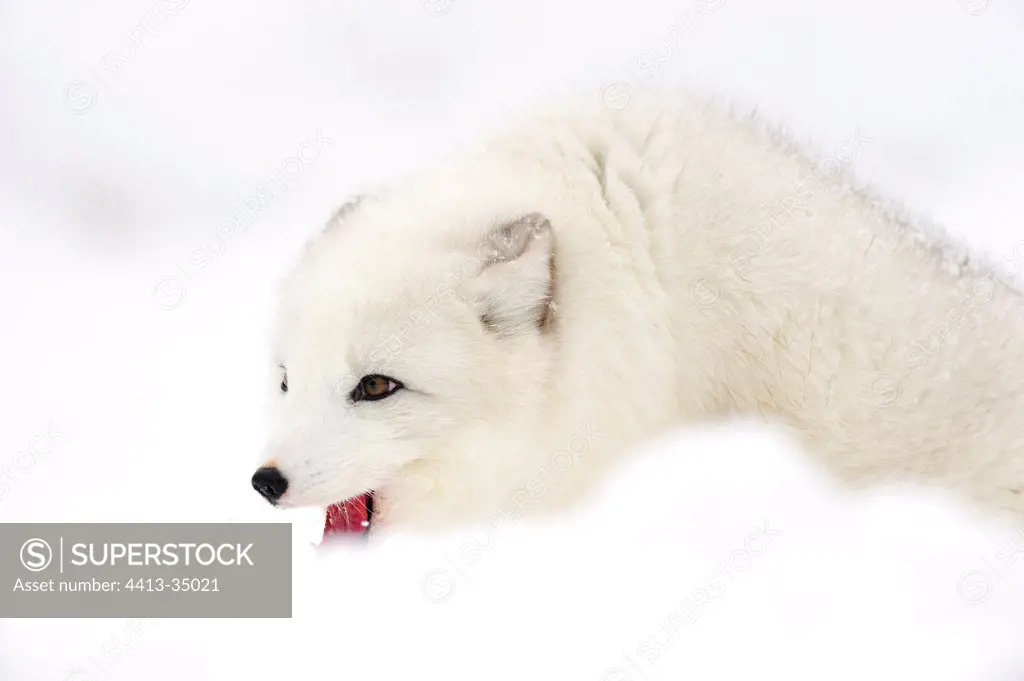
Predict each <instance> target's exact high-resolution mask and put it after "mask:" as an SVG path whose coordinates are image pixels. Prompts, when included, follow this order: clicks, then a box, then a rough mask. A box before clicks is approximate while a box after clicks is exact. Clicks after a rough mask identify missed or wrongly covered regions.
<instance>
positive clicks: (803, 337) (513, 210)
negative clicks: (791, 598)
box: [253, 91, 1024, 531]
mask: <svg viewBox="0 0 1024 681" xmlns="http://www.w3.org/2000/svg"><path fill="white" fill-rule="evenodd" d="M1015 255H1016V254H1015ZM1021 255H1022V256H1024V252H1022V253H1021ZM1022 312H1024V302H1022V299H1021V296H1020V293H1019V292H1018V291H1017V290H1015V289H1014V288H1013V287H1012V286H1011V285H1010V284H1009V283H1007V282H1006V281H1004V279H1003V278H1002V276H1001V275H1000V273H998V272H997V271H995V270H993V269H991V268H986V267H985V266H984V265H981V264H978V263H976V262H974V261H972V260H971V259H969V258H967V257H966V256H965V255H963V254H962V252H961V250H960V249H958V248H956V247H954V246H953V245H952V244H951V243H947V242H945V241H944V240H943V238H942V237H941V236H940V235H938V234H932V233H931V232H929V231H928V230H924V229H921V228H919V227H915V226H914V225H912V224H910V223H909V222H907V221H904V220H903V219H902V218H900V217H899V216H898V215H896V214H895V213H894V212H893V211H892V210H890V209H889V208H887V207H886V206H885V205H883V204H882V203H881V202H879V201H877V200H876V199H874V198H872V197H870V196H868V195H867V194H866V193H865V192H863V191H860V190H858V189H855V188H854V187H853V186H852V185H851V184H850V183H849V181H848V180H846V179H845V178H844V177H842V176H841V174H840V173H838V172H836V168H835V167H832V166H829V167H825V166H824V165H823V164H820V163H816V162H815V161H813V160H812V159H811V158H810V157H809V156H806V155H804V154H803V153H801V152H800V151H799V150H798V149H797V148H796V147H795V146H794V145H792V144H790V143H789V142H787V141H786V140H785V139H783V138H782V136H781V135H779V134H776V133H773V132H771V131H768V130H766V129H765V127H764V126H763V125H761V124H759V123H758V122H757V121H756V120H754V119H752V118H750V117H745V116H741V115H735V114H733V113H732V112H731V111H729V110H727V109H725V108H721V107H719V106H718V105H716V104H713V103H710V102H708V101H705V100H704V99H702V98H699V97H697V96H695V95H691V94H685V93H679V92H674V91H673V92H665V91H663V92H660V93H648V94H641V93H636V95H635V96H634V97H633V99H632V102H630V103H629V106H628V107H626V108H624V109H623V107H614V110H613V108H609V107H607V106H602V105H601V102H600V99H599V98H596V97H587V98H578V99H576V100H573V101H572V102H570V103H568V104H565V103H563V104H562V105H559V106H554V107H552V108H551V109H549V110H543V111H540V112H537V113H535V114H533V115H531V116H529V117H527V118H525V119H522V120H520V121H518V122H517V124H516V125H513V126H511V128H510V129H509V130H508V131H507V132H505V133H503V134H499V135H495V136H492V137H490V138H489V139H488V140H487V141H486V142H484V143H482V144H480V145H479V146H476V147H473V148H472V149H469V150H466V151H464V152H462V153H460V154H459V155H458V157H457V158H454V159H445V160H439V161H438V162H437V163H436V167H434V168H432V169H431V170H430V171H429V172H423V173H418V174H414V175H412V176H411V177H408V178H406V179H404V180H402V181H400V182H397V183H396V184H395V185H394V186H392V187H385V188H382V189H381V190H380V191H379V192H376V193H372V194H371V195H369V196H365V197H361V198H359V199H358V200H355V201H352V202H350V203H348V204H346V205H345V206H344V207H343V208H342V209H341V210H339V211H338V213H337V215H335V216H334V217H333V218H332V219H331V220H330V221H329V223H328V225H327V227H326V229H324V230H323V232H322V233H320V234H319V235H318V236H317V237H316V238H315V239H313V240H312V241H311V242H310V244H309V245H308V247H307V249H306V252H305V253H304V255H303V256H302V258H301V261H300V263H299V264H298V267H297V269H296V270H295V271H294V272H293V273H292V274H291V275H290V276H289V277H288V278H287V279H286V280H285V281H284V283H283V286H282V291H281V302H280V309H279V314H278V320H277V326H276V335H275V338H274V348H275V353H276V354H275V357H274V363H275V366H276V367H278V368H277V373H276V374H275V379H274V390H275V391H278V392H280V397H279V400H278V404H277V405H276V406H275V410H276V414H275V422H274V425H273V427H272V435H271V438H270V441H269V444H268V449H267V453H266V462H265V464H264V465H263V466H262V467H261V468H260V469H259V471H257V473H256V475H255V476H254V477H253V485H254V487H256V488H257V490H258V491H260V493H261V494H263V495H264V496H265V497H266V498H267V499H268V500H269V501H271V502H272V503H275V504H277V505H280V506H282V507H295V506H305V505H324V506H326V505H329V504H331V503H332V502H337V501H339V500H346V499H347V500H348V502H346V503H347V504H348V506H343V507H342V508H343V510H345V512H346V518H347V511H348V508H350V507H358V508H359V509H361V512H360V514H358V519H359V522H358V523H351V522H348V523H346V520H345V519H343V521H342V529H352V530H356V531H358V530H360V529H366V528H368V527H369V525H370V523H371V522H372V523H373V525H374V526H375V527H377V526H381V525H383V526H387V527H395V528H398V527H401V528H438V527H446V526H450V525H451V524H453V523H460V522H465V521H478V520H482V519H484V518H486V517H492V516H494V515H495V513H499V512H502V513H505V512H511V511H515V512H520V511H525V512H530V511H539V510H542V509H543V510H551V509H553V508H555V507H558V506H561V505H564V504H566V503H568V502H571V501H573V500H575V499H577V498H579V496H580V495H581V494H582V493H584V492H585V491H586V490H587V489H588V487H589V486H590V483H591V482H592V481H593V480H595V479H596V478H597V477H598V476H599V475H600V474H602V473H603V472H604V471H606V470H607V469H608V465H609V464H610V463H612V462H613V461H614V460H615V459H616V457H618V456H620V455H621V454H622V453H623V452H625V451H628V450H629V448H630V446H631V445H632V444H634V443H636V442H638V441H640V440H642V439H644V438H647V437H652V436H654V435H656V434H657V433H658V432H659V430H662V429H665V428H667V427H670V426H673V425H680V424H687V423H697V422H707V421H709V420H711V419H722V418H729V417H733V416H744V415H755V416H756V415H757V414H760V415H763V416H764V417H765V418H766V419H768V420H770V421H774V422H778V423H782V424H784V425H786V426H789V427H791V428H792V429H793V432H794V433H796V434H797V435H798V437H799V438H800V439H801V440H802V442H803V444H804V447H805V449H806V450H807V451H808V452H811V453H812V454H813V456H814V457H816V459H817V460H818V461H819V462H820V463H821V464H823V465H824V466H825V467H826V468H827V469H829V470H831V471H833V472H834V473H835V474H836V475H837V476H838V477H839V478H840V479H842V480H845V481H850V482H855V483H865V482H870V481H881V480H893V481H899V480H910V481H918V482H923V483H925V484H938V485H942V486H944V487H946V488H949V489H952V490H954V491H955V492H957V493H960V494H961V495H962V496H963V497H964V498H965V499H972V500H974V501H977V502H981V503H982V504H984V505H986V506H988V507H990V508H992V509H996V510H1003V511H1011V512H1017V513H1020V512H1024V494H1022V491H1024V425H1022V423H1024V365H1022V363H1021V358H1022V357H1024V321H1022V319H1024V316H1022ZM1018 419H1021V420H1022V421H1018ZM371 503H372V505H371Z"/></svg>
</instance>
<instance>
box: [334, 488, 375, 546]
mask: <svg viewBox="0 0 1024 681" xmlns="http://www.w3.org/2000/svg"><path fill="white" fill-rule="evenodd" d="M371 509H372V506H371V505H370V494H369V493H366V494H360V495H359V496H356V497H352V498H351V499H346V500H345V501H339V502H338V503H336V504H331V505H330V506H328V507H327V520H326V521H325V522H324V539H326V538H327V537H329V536H330V535H332V534H350V533H351V534H362V533H364V532H366V531H367V530H369V529H370V513H371V512H372V511H371Z"/></svg>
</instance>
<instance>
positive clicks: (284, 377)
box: [281, 364, 288, 393]
mask: <svg viewBox="0 0 1024 681" xmlns="http://www.w3.org/2000/svg"><path fill="white" fill-rule="evenodd" d="M281 392H283V393H286V392H288V370H287V369H285V368H284V365H283V364H282V365H281Z"/></svg>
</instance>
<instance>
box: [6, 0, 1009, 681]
mask: <svg viewBox="0 0 1024 681" xmlns="http://www.w3.org/2000/svg"><path fill="white" fill-rule="evenodd" d="M161 14H162V15H164V19H162V20H161V19H158V18H156V17H158V15H161ZM146 24H148V25H149V26H153V25H154V24H159V26H158V27H157V28H156V30H153V29H152V28H146V27H145V25H146ZM1022 74H1024V2H1021V1H1020V0H901V1H900V2H893V1H892V0H832V1H831V2H822V1H821V0H776V1H775V2H764V1H763V0H702V1H698V2H692V0H683V1H681V2H675V1H671V2H669V1H663V0H658V1H651V0H646V1H637V0H630V1H625V0H623V1H620V2H613V1H611V0H605V1H602V2H584V1H583V0H572V1H569V0H562V1H555V0H518V1H517V2H497V1H485V0H475V1H471V0H454V2H453V1H452V0H424V1H423V2H421V1H420V0H388V1H387V2H382V1H377V2H371V1H370V0H361V1H357V2H352V1H348V0H345V1H330V2H329V1H328V0H307V1H306V2H295V3H283V2H271V0H249V1H248V2H240V1H233V2H212V3H202V2H196V1H193V2H188V1H187V0H167V1H166V2H163V3H157V4H156V5H154V4H152V3H149V2H148V1H147V2H123V1H115V0H102V1H99V0H97V1H96V2H89V3H58V2H55V1H54V0H37V1H35V2H15V0H4V1H3V2H2V4H0V122H2V127H0V150H2V153H3V159H4V161H5V162H4V163H3V164H2V165H0V225H2V227H0V291H2V295H0V320H2V321H0V351H2V352H0V359H2V362H3V371H2V373H0V376H3V379H4V380H3V388H2V390H0V424H2V427H0V475H6V476H7V478H6V479H7V490H6V493H5V494H4V496H3V497H2V498H0V520H2V521H5V522H17V521H68V520H75V521H175V520H182V521H186V520H189V521H213V520H228V519H230V520H236V521H241V520H275V521H280V522H292V521H294V522H295V523H296V524H295V528H296V532H295V546H294V566H295V576H294V599H295V603H294V617H293V618H292V619H290V620H219V619H196V620H161V621H152V620H138V621H128V620H117V619H97V620H51V621H47V620H30V619H23V620H3V621H0V679H3V680H4V681H8V680H11V681H29V680H32V681H34V680H36V679H48V680H53V681H86V680H93V679H95V680H111V681H127V680H134V679H139V680H147V681H157V680H161V679H197V680H199V679H243V678H244V679H257V680H262V679H289V680H291V679H303V680H305V679H327V678H330V679H335V678H346V679H347V678H372V679H408V678H450V679H462V678H466V679H488V680H490V679H525V678H530V679H534V678H536V679H559V680H562V679H590V680H593V681H602V680H604V681H623V680H630V681H642V680H644V679H680V678H687V679H701V680H705V679H749V678H759V679H760V678H766V679H767V678H787V679H831V680H835V679H851V680H852V679H858V680H860V679H893V680H897V679H898V680H901V681H905V680H906V679H928V680H930V681H931V680H943V679H950V680H952V679H962V680H965V681H966V680H970V681H989V680H991V681H1012V680H1014V679H1022V678H1024V560H1018V558H1019V554H1021V553H1024V529H1016V528H1013V527H1007V526H1001V525H999V524H997V523H995V522H994V521H992V520H991V519H989V518H985V517H983V516H982V515H981V514H979V513H978V512H976V511H972V510H970V509H967V508H966V507H964V506H962V505H960V504H957V503H956V502H953V501H951V500H949V499H947V498H946V497H945V496H944V495H942V494H940V493H938V492H935V491H927V490H908V489H904V490H882V489H880V490H874V491H871V492H869V493H863V494H857V495H851V494H849V493H847V492H843V491H841V490H839V489H837V488H835V486H834V485H833V484H832V483H831V482H830V481H829V480H828V479H827V478H823V477H822V476H821V475H820V474H819V473H818V472H817V471H815V470H813V469H812V468H811V467H810V466H809V465H808V464H807V463H806V459H805V458H804V457H802V456H801V455H800V453H799V452H797V451H795V450H794V449H793V448H792V447H790V446H789V445H788V444H786V442H785V440H784V439H782V438H781V437H780V436H778V435H776V434H773V433H772V432H770V431H768V430H766V429H764V428H754V427H751V426H750V425H749V424H736V425H734V426H732V427H729V428H717V429H709V430H707V431H702V432H692V431H691V432H686V433H682V432H681V433H675V434H667V435H666V436H665V437H664V438H662V439H659V440H658V441H656V442H652V443H649V444H647V445H645V446H643V447H639V448H638V450H637V454H638V456H637V457H636V459H635V461H634V463H633V464H632V465H631V466H629V467H626V468H624V469H623V471H622V473H621V475H619V476H616V477H615V479H612V480H608V482H607V486H606V487H605V489H604V490H603V491H602V494H601V496H600V498H598V499H596V500H595V501H594V503H593V504H592V505H591V506H587V507H585V508H581V509H579V511H578V512H577V513H576V514H574V515H573V516H572V517H566V518H562V519H559V520H557V521H553V522H549V523H546V524H539V523H535V522H526V521H523V522H520V523H519V524H517V525H516V526H514V527H502V528H498V529H493V528H483V527H481V528H468V529H467V530H466V531H465V532H463V533H461V534H458V535H456V536H451V537H446V538H441V539H433V540H423V539H413V538H401V539H395V540H392V541H389V542H386V543H384V544H383V545H381V546H378V547H376V548H371V549H369V550H361V549H355V548H352V547H347V546H342V547H324V548H319V549H317V548H314V547H313V546H312V545H311V543H310V540H311V538H312V537H314V536H315V535H316V530H317V528H316V526H315V524H316V519H315V518H312V516H310V515H303V514H301V513H293V514H287V513H284V512H275V511H274V510H272V509H270V508H268V507H266V505H265V504H264V503H263V502H262V501H261V500H260V499H259V498H258V497H257V496H256V494H255V493H254V492H253V491H252V490H251V488H250V487H249V482H248V479H249V476H250V474H251V472H252V470H253V468H254V466H255V465H256V464H257V463H258V461H259V457H260V446H261V441H262V437H263V435H264V428H263V421H262V419H261V413H262V409H263V406H264V400H265V399H267V398H268V397H269V396H268V395H266V394H265V392H266V391H265V387H266V386H267V385H268V377H267V375H266V372H267V371H268V362H267V348H266V341H267V325H268V315H269V309H268V301H269V300H270V297H271V292H272V290H273V285H274V283H275V281H276V279H277V277H278V276H279V275H280V274H281V273H282V271H283V270H284V269H285V268H286V267H287V266H288V265H289V264H290V263H291V260H292V257H293V256H294V255H295V253H296V251H297V249H298V248H299V247H300V246H301V245H302V243H303V242H304V240H305V239H306V238H307V237H308V236H309V235H310V234H312V233H313V232H315V231H316V230H317V229H319V227H320V225H321V224H322V223H323V222H324V220H325V219H326V217H327V216H328V215H329V214H330V212H331V211H332V209H334V208H336V207H337V206H338V205H339V204H340V203H341V202H342V201H343V200H344V199H345V198H346V197H347V196H349V195H350V194H352V193H353V192H355V191H356V190H358V189H359V188H360V187H361V186H363V185H366V184H372V183H373V182H374V181H375V180H376V179H378V178H382V177H386V176H389V175H391V174H394V173H396V172H398V171H400V170H403V169H405V168H409V167H415V166H417V165H419V164H421V163H424V162H429V159H430V157H431V155H432V154H434V153H435V152H436V151H438V150H441V149H446V148H450V147H451V146H453V145H458V144H460V143H462V142H463V141H465V140H467V139H470V138H471V137H472V136H473V134H474V133H475V132H476V131H479V130H481V129H486V128H492V127H494V126H496V125H498V124H499V123H500V120H501V118H502V117H503V116H505V115H507V114H508V113H511V112H514V111H516V110H517V109H518V108H519V107H521V106H525V105H527V103H528V102H530V101H533V100H534V99H536V98H537V97H540V96H543V94H544V93H546V92H561V91H565V90H568V89H578V90H583V91H584V92H591V93H592V94H593V97H594V98H595V99H594V101H595V105H602V93H603V96H604V98H605V101H604V104H605V105H609V104H610V105H612V106H617V105H619V104H620V103H621V102H622V101H623V99H622V95H623V90H622V87H623V86H622V85H621V84H614V85H613V86H612V87H611V89H609V88H608V87H607V86H606V84H608V83H611V82H613V81H624V82H626V83H634V84H641V83H659V82H660V83H671V82H683V81H687V82H692V83H696V84H703V85H706V86H709V87H711V88H713V89H715V90H716V91H718V92H720V93H724V94H727V95H729V96H730V97H733V98H735V99H736V100H737V101H740V102H744V103H746V104H752V105H755V104H756V105H757V106H758V108H759V110H760V111H761V112H763V113H764V115H766V116H767V117H768V118H770V119H773V120H779V121H784V122H786V124H787V126H788V127H789V128H790V129H791V130H794V131H796V132H797V133H798V134H799V136H800V137H801V138H802V139H805V140H807V141H810V142H812V143H814V144H815V145H816V146H817V148H819V149H821V150H822V153H823V154H828V153H829V152H828V150H830V149H834V148H836V146H837V145H838V144H840V143H841V142H842V141H843V140H846V139H849V138H850V137H851V135H853V134H855V133H859V134H860V135H862V136H864V137H866V138H868V139H870V143H869V144H867V145H866V146H865V147H864V148H863V149H862V150H861V151H860V152H859V153H858V155H857V157H856V159H854V161H853V169H854V171H855V172H856V174H857V175H858V176H859V177H861V178H862V179H864V180H865V181H870V182H872V183H873V184H875V185H876V186H878V187H880V188H881V189H882V190H883V191H884V192H885V193H888V194H890V195H893V196H895V197H897V198H898V199H900V200H901V201H902V202H904V203H905V204H906V205H907V206H908V207H909V208H911V209H912V210H913V211H915V212H917V213H918V214H920V215H923V216H927V217H930V218H932V219H935V220H937V221H938V222H940V223H942V224H944V225H945V226H946V227H948V229H949V230H950V231H951V232H952V233H953V234H955V235H957V236H958V237H959V238H961V239H964V240H966V241H967V242H968V243H970V244H971V245H972V246H974V247H975V248H976V249H977V250H979V251H982V252H985V253H988V254H989V255H990V256H991V257H993V258H994V259H1002V260H1003V262H1006V263H1008V265H1007V266H1008V267H1016V266H1017V265H1019V263H1020V260H1022V259H1024V244H1022V245H1018V244H1021V241H1020V240H1021V239H1024V222H1022V220H1021V218H1020V216H1021V215H1022V214H1024V131H1022V125H1021V123H1022V122H1024V75H1022ZM318 135H319V137H320V138H321V140H324V141H322V142H321V143H320V146H319V152H320V153H318V154H317V156H316V158H315V160H309V162H306V163H304V164H303V165H302V166H301V169H297V167H296V166H294V164H293V165H291V166H290V167H289V168H288V169H287V170H286V172H288V173H290V174H291V175H293V176H292V177H291V178H290V180H289V187H288V190H287V191H286V192H283V193H282V194H281V196H280V197H279V198H278V200H277V201H276V202H275V203H274V205H272V206H271V207H270V208H269V209H267V210H266V211H265V212H263V213H262V214H261V215H260V216H259V219H258V220H256V221H255V222H254V223H253V224H252V225H251V227H249V229H248V230H247V231H245V233H244V234H237V235H236V236H235V237H234V238H233V239H231V240H230V241H228V242H227V243H223V242H218V236H219V234H220V233H219V228H220V225H221V224H222V223H223V222H225V221H227V220H228V219H229V218H230V216H231V214H232V213H233V212H234V211H235V210H237V209H239V208H241V207H242V206H244V204H245V202H246V201H248V200H250V198H251V197H252V195H253V192H254V191H255V188H256V187H257V186H258V185H259V184H260V183H261V182H263V181H265V180H266V179H268V178H269V177H271V176H272V174H273V173H280V172H281V169H282V165H283V164H285V163H286V162H287V159H289V158H291V157H294V156H295V155H296V153H297V150H298V149H299V147H300V145H302V144H303V143H304V142H306V141H307V140H311V139H314V138H316V137H317V136H318ZM309 149H310V147H306V151H305V156H306V158H307V159H312V156H313V154H312V153H311V152H310V151H309ZM1015 247H1016V250H1015ZM204 253H205V256H204V258H205V259H201V258H200V257H199V255H200V254H204ZM197 262H202V263H203V266H202V267H200V266H198V265H196V264H195V263H197ZM45 433H49V436H50V440H51V441H52V443H53V444H52V445H50V446H46V447H40V448H37V449H38V450H39V452H40V454H39V455H38V456H33V455H30V456H27V457H26V456H23V455H21V454H20V453H22V452H25V451H26V449H27V448H28V447H29V443H31V442H33V441H34V440H33V439H34V438H37V436H39V435H40V434H45ZM35 441H37V442H38V441H39V440H38V439H37V440H35ZM2 479H3V478H0V480H2ZM722 584H724V590H723V587H722ZM699 601H702V602H703V605H701V606H700V607H699V609H695V606H694V603H696V602H699ZM652 651H656V652H652Z"/></svg>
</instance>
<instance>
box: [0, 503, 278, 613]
mask: <svg viewBox="0 0 1024 681" xmlns="http://www.w3.org/2000/svg"><path fill="white" fill-rule="evenodd" d="M291 537H292V526H291V525H290V524H287V523H241V524H240V523H219V524H204V523H187V524H161V523H153V524H148V523H102V524H93V523H0V617H291V615H292V540H291Z"/></svg>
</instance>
